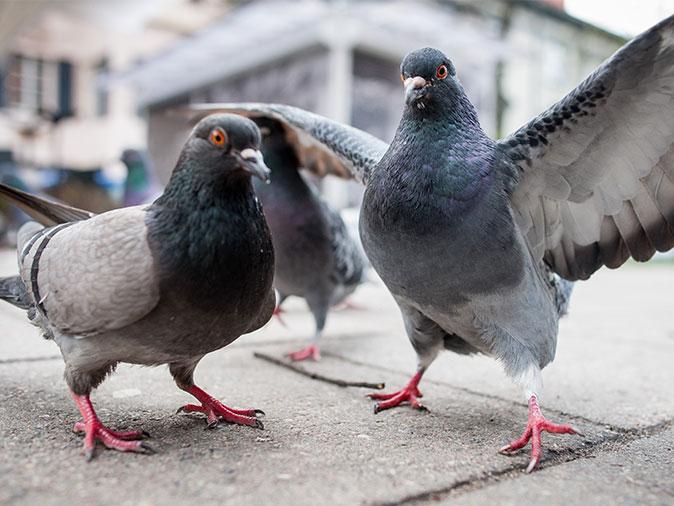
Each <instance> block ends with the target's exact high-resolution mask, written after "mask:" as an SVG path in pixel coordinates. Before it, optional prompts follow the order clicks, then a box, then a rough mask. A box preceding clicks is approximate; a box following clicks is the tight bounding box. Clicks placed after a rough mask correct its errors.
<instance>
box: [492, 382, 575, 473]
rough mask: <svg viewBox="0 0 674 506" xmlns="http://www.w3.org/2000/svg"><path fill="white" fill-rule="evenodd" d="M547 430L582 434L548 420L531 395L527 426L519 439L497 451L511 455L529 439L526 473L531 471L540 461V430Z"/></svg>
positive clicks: (534, 397) (569, 426) (568, 426)
mask: <svg viewBox="0 0 674 506" xmlns="http://www.w3.org/2000/svg"><path fill="white" fill-rule="evenodd" d="M543 431H547V432H552V433H555V434H578V435H579V436H582V435H583V434H582V433H581V432H580V431H579V430H578V429H576V428H574V427H572V426H571V425H558V424H555V423H552V422H548V421H547V420H546V418H545V417H544V416H543V413H541V408H540V407H539V406H538V399H536V396H535V395H532V396H531V398H530V399H529V421H528V422H527V428H526V429H525V430H524V434H522V436H521V437H520V438H519V439H516V440H515V441H513V442H512V443H510V444H507V445H505V446H504V447H503V448H501V449H500V450H499V453H502V454H504V455H511V454H512V453H514V452H516V451H517V450H519V449H521V448H524V446H526V444H527V443H528V442H529V440H530V439H531V460H530V461H529V465H528V466H527V470H526V472H527V473H530V472H531V471H533V470H534V469H535V468H536V466H537V465H538V463H539V462H540V461H541V451H542V445H541V432H543Z"/></svg>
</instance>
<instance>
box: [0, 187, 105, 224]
mask: <svg viewBox="0 0 674 506" xmlns="http://www.w3.org/2000/svg"><path fill="white" fill-rule="evenodd" d="M0 196H2V198H3V199H5V200H7V201H8V202H10V203H12V204H14V205H15V206H17V207H18V208H19V209H21V210H22V211H23V212H25V213H26V214H27V215H28V216H30V217H31V218H33V219H34V220H36V221H38V222H39V223H41V224H42V225H44V226H47V227H50V226H52V225H57V224H59V223H66V222H69V221H79V220H86V219H89V218H91V217H92V216H94V213H91V212H89V211H85V210H83V209H78V208H76V207H72V206H69V205H67V204H63V203H61V202H57V201H54V200H49V199H44V198H42V197H38V196H37V195H31V194H30V193H26V192H24V191H21V190H19V189H17V188H14V187H12V186H9V185H6V184H4V183H0Z"/></svg>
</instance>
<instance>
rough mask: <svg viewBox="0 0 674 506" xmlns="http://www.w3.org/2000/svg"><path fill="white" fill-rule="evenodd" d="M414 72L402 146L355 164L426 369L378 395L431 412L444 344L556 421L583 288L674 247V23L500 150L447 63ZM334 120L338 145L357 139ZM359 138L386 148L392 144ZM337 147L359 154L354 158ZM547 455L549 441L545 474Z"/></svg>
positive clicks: (291, 121) (417, 57)
mask: <svg viewBox="0 0 674 506" xmlns="http://www.w3.org/2000/svg"><path fill="white" fill-rule="evenodd" d="M401 71H402V78H403V80H404V84H405V91H406V107H405V111H404V113H403V117H402V119H401V122H400V125H399V127H398V130H397V132H396V136H395V138H394V140H393V142H392V143H391V145H390V146H389V148H388V150H387V151H386V152H385V154H383V156H382V158H381V159H380V160H375V158H376V157H374V156H366V157H353V158H352V160H351V164H349V163H344V162H343V163H342V165H343V166H344V167H346V168H348V169H349V170H351V171H352V173H353V175H354V176H355V177H357V178H360V179H363V180H364V181H365V183H366V190H365V196H364V200H363V207H362V210H361V219H360V227H361V229H360V231H361V238H362V241H363V245H364V247H365V250H366V252H367V255H368V257H369V259H370V261H371V263H372V265H373V266H374V268H375V269H376V270H377V272H378V273H379V275H380V276H381V278H382V279H383V281H384V282H385V283H386V285H387V287H388V288H389V289H390V291H391V292H392V294H393V295H394V297H395V299H396V301H397V302H398V305H399V306H400V308H401V311H402V314H403V319H404V321H405V327H406V329H407V333H408V336H409V338H410V340H411V342H412V344H413V346H414V348H415V350H416V351H417V354H418V356H419V373H418V374H417V375H415V377H414V378H413V380H412V381H411V382H410V384H409V385H408V386H407V387H406V388H405V389H403V390H402V391H401V392H400V394H401V395H398V396H393V397H392V398H390V397H386V396H378V398H380V399H382V400H384V402H382V403H381V406H382V407H391V406H393V405H396V403H399V402H400V400H401V399H402V400H409V402H410V403H412V404H413V405H414V406H416V407H420V406H421V405H420V404H419V403H418V401H417V400H416V397H417V396H418V390H417V389H416V384H417V383H418V381H419V378H420V377H421V374H422V373H423V371H424V370H425V369H426V367H427V366H428V365H429V364H430V363H431V362H432V361H433V359H434V358H435V356H436V355H437V353H438V351H439V350H440V349H441V348H443V347H444V348H448V349H451V350H453V351H457V352H461V353H470V352H482V353H485V354H488V355H491V356H493V357H495V358H496V359H498V360H499V361H501V362H502V363H503V364H504V366H505V369H506V371H507V372H508V373H509V374H510V375H512V376H514V377H516V378H518V379H519V380H520V381H521V382H522V384H523V386H524V387H525V390H526V392H527V396H528V398H529V399H530V408H531V409H532V411H531V413H534V414H535V413H540V411H539V410H538V409H539V408H538V404H537V401H536V395H537V393H538V391H539V389H540V386H541V385H540V369H541V368H542V367H544V366H545V365H547V364H548V363H549V362H550V361H551V360H552V359H553V358H554V354H555V347H556V340H557V332H558V320H559V317H560V316H561V315H562V314H563V313H564V312H565V311H566V307H567V305H568V299H569V296H570V290H571V285H570V281H572V280H576V279H586V278H588V277H589V276H590V275H591V274H592V273H593V272H595V271H596V270H597V269H598V268H599V267H601V266H602V265H606V266H608V267H610V268H615V267H618V266H620V265H621V264H623V263H624V262H625V261H626V260H627V259H628V258H630V257H632V258H634V259H636V260H639V261H644V260H647V259H649V258H651V256H652V255H653V254H654V252H655V251H656V250H657V251H666V250H669V249H671V248H672V247H673V246H674V123H673V122H672V117H673V116H674V115H673V113H674V16H673V17H670V18H668V19H666V20H664V21H662V22H661V23H659V24H658V25H656V26H654V27H653V28H651V29H650V30H648V31H647V32H645V33H644V34H642V35H640V36H638V37H636V38H635V39H634V40H632V41H631V42H629V43H628V44H626V45H625V46H624V47H623V48H622V49H620V50H619V51H618V52H617V53H616V54H615V55H614V56H613V57H611V58H610V59H608V60H607V61H606V62H605V63H604V64H603V65H601V66H600V67H599V68H598V69H597V70H596V71H595V72H594V73H592V74H591V75H590V76H589V77H588V78H587V79H586V80H585V81H583V83H581V84H580V85H579V86H578V87H577V88H576V89H575V90H573V91H572V92H571V93H569V94H568V95H567V96H566V97H565V98H563V99H562V100H561V101H560V102H559V103H557V104H555V105H554V106H552V107H551V108H550V109H549V110H548V111H546V112H544V113H543V114H541V115H540V116H538V117H537V118H535V119H533V120H532V121H531V122H529V123H528V124H527V125H525V126H524V127H522V128H521V129H520V130H518V131H517V132H515V133H514V134H513V135H512V136H510V137H508V138H506V139H503V140H502V141H499V142H495V141H493V140H491V139H490V138H489V137H488V136H487V135H486V134H485V133H484V132H483V130H482V129H481V127H480V125H479V123H478V120H477V115H476V113H475V110H474V108H473V106H472V105H471V104H470V102H469V100H468V99H467V97H466V95H465V93H464V92H463V89H462V87H461V85H460V83H459V81H458V79H457V78H456V71H455V69H454V66H453V65H452V63H451V62H450V61H449V59H447V58H446V57H445V56H444V55H443V54H442V53H440V52H439V51H437V50H434V49H430V48H426V49H423V50H419V51H415V52H413V53H411V54H410V55H408V56H407V57H406V58H405V60H404V61H403V64H402V66H401ZM215 108H217V109H219V110H229V109H230V107H229V106H215ZM206 109H208V108H206ZM231 109H232V110H235V111H236V112H239V113H242V114H246V115H250V116H256V117H259V116H261V115H262V116H265V115H268V116H269V117H273V118H275V119H277V120H279V121H280V119H279V115H281V116H283V115H285V114H286V112H287V116H288V119H287V121H286V124H287V125H288V128H291V129H296V128H303V130H304V132H305V133H307V132H310V131H311V132H324V130H323V129H321V128H319V127H317V123H321V120H320V119H319V118H317V117H316V116H315V115H309V114H306V115H304V120H303V121H301V120H298V119H297V118H298V117H300V116H302V113H301V112H300V111H298V110H297V109H291V110H289V109H287V108H284V109H281V108H279V106H262V105H259V104H254V105H250V106H246V105H241V104H235V105H232V106H231ZM265 111H268V112H267V113H265ZM300 124H301V125H303V127H298V125H300ZM307 125H309V127H310V128H307ZM323 125H324V129H325V130H329V131H330V132H331V134H330V135H329V136H326V135H324V136H323V139H341V138H342V137H343V136H347V137H348V136H349V135H351V132H352V130H351V129H346V128H343V127H340V126H339V125H337V124H335V123H334V122H330V121H327V120H323ZM335 130H339V132H340V133H339V134H337V133H335ZM358 139H359V142H366V144H367V148H365V149H364V151H365V152H367V153H370V154H371V153H379V152H380V147H381V143H380V142H378V141H374V140H372V139H370V138H367V139H368V140H367V141H363V139H365V137H363V136H362V135H359V137H358ZM314 140H315V141H321V139H320V138H318V137H315V138H314ZM354 144H355V145H358V144H357V143H355V142H354V143H348V145H349V146H353V145H354ZM323 148H324V149H332V151H334V152H335V153H336V154H337V155H338V158H340V159H341V158H343V157H344V156H347V158H348V152H349V151H348V149H341V150H340V149H336V148H335V147H334V146H330V144H329V143H326V142H323ZM326 166H328V167H330V164H326ZM333 173H334V174H336V175H341V173H340V171H339V170H334V171H333ZM558 276H561V278H560V277H558ZM562 278H564V279H562ZM403 393H404V394H405V395H404V396H403V395H402V394H403ZM396 399H397V400H396ZM394 401H395V402H394ZM537 410H538V411H537ZM531 416H534V415H531ZM536 420H537V419H536V418H535V416H534V418H530V423H534V424H539V426H537V427H538V429H536V430H538V431H539V433H540V430H541V429H540V423H541V422H540V420H539V421H536ZM543 430H545V429H543ZM558 431H559V432H567V433H573V432H574V430H573V429H572V428H569V427H568V426H565V427H562V428H561V429H559V430H558ZM525 435H526V433H525ZM530 436H531V431H529V437H530ZM526 439H528V438H526ZM526 439H525V441H526ZM518 444H519V443H518ZM522 444H523V443H522ZM536 445H538V449H537V448H536ZM516 447H518V445H516V444H514V443H513V444H511V445H509V446H508V447H506V448H505V449H506V450H508V451H509V450H512V449H515V448H516ZM520 447H521V446H520ZM539 458H540V439H539V440H538V442H537V443H536V442H535V444H534V451H533V453H532V462H531V464H530V466H529V470H531V469H533V467H535V465H536V464H537V462H538V459H539Z"/></svg>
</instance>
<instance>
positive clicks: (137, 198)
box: [120, 149, 161, 206]
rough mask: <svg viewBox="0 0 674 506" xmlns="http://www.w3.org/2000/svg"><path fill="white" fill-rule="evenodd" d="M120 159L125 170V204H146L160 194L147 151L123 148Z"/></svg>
mask: <svg viewBox="0 0 674 506" xmlns="http://www.w3.org/2000/svg"><path fill="white" fill-rule="evenodd" d="M120 160H121V161H122V163H123V164H124V165H125V166H126V172H127V173H126V181H125V182H124V205H125V206H137V205H140V204H146V203H149V202H151V201H153V200H154V199H156V198H157V197H158V196H159V195H160V193H161V191H160V190H159V185H158V183H157V181H156V178H155V175H154V170H153V169H152V163H151V162H150V158H149V156H148V154H147V153H145V152H142V151H138V150H137V149H125V150H124V151H123V152H122V156H121V158H120Z"/></svg>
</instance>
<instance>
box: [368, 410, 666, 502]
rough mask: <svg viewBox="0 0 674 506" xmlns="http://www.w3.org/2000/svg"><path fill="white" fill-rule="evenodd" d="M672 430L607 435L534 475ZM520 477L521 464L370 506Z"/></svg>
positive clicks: (561, 454) (659, 427)
mask: <svg viewBox="0 0 674 506" xmlns="http://www.w3.org/2000/svg"><path fill="white" fill-rule="evenodd" d="M672 426H674V419H673V420H666V421H664V422H660V423H657V424H654V425H649V426H647V427H643V428H640V429H624V430H623V431H621V432H613V433H606V435H605V436H604V437H603V438H601V439H600V440H598V441H596V442H592V443H590V444H588V445H587V446H586V447H585V448H582V449H580V450H576V449H572V448H568V449H566V450H562V451H557V452H554V454H555V456H553V457H551V458H548V459H547V460H545V461H543V462H541V464H540V467H539V469H538V471H537V472H542V471H545V469H548V468H553V467H557V466H561V465H563V464H566V463H568V462H573V461H575V460H580V459H587V458H593V457H595V456H596V455H597V454H599V453H602V452H604V451H609V450H610V448H609V447H612V446H613V444H614V443H616V444H618V445H620V446H625V445H627V444H629V443H633V442H634V441H637V440H640V439H647V438H649V437H653V436H655V435H657V434H659V433H661V432H663V431H665V430H667V429H668V428H670V427H672ZM523 476H524V475H523V471H522V466H521V464H512V465H509V466H506V467H504V468H503V469H498V470H496V471H489V472H486V473H481V474H478V475H476V476H472V477H469V478H466V479H463V480H459V481H456V482H454V483H452V484H450V485H448V486H446V487H442V488H438V489H433V490H428V491H426V492H420V493H417V494H413V495H410V496H407V497H403V498H401V499H397V500H394V501H388V502H387V501H385V502H375V503H370V504H371V505H372V506H402V505H410V504H423V503H426V502H431V501H432V502H436V501H439V500H442V499H444V498H446V497H449V496H452V497H458V496H460V495H463V494H466V493H469V492H473V491H476V490H480V489H483V488H486V487H488V486H491V485H494V484H496V483H499V482H502V481H505V480H508V479H516V478H521V477H523Z"/></svg>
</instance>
